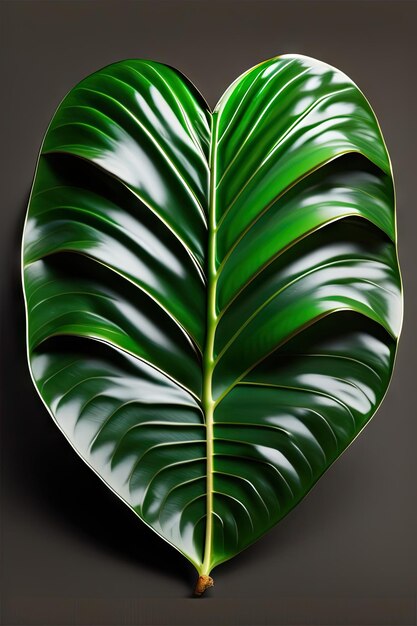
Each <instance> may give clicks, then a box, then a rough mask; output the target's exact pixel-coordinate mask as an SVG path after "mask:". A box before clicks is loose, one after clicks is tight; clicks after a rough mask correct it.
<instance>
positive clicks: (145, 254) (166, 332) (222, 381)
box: [22, 55, 402, 592]
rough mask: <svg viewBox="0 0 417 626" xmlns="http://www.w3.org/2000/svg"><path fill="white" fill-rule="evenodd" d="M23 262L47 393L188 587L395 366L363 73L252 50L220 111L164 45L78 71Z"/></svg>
mask: <svg viewBox="0 0 417 626" xmlns="http://www.w3.org/2000/svg"><path fill="white" fill-rule="evenodd" d="M22 263H23V273H24V293H25V300H26V308H27V323H28V353H29V362H30V369H31V373H32V376H33V380H34V383H35V385H36V387H37V389H38V392H39V394H40V396H41V398H42V399H43V401H44V403H45V405H46V406H47V408H48V409H49V411H50V413H51V415H52V416H53V418H54V420H55V422H56V423H57V425H58V426H59V428H60V429H61V430H62V432H63V433H64V434H65V436H66V437H67V439H68V440H69V441H70V443H71V444H72V446H73V447H74V448H75V450H76V451H77V452H78V454H79V455H80V456H81V457H82V458H83V459H84V460H85V461H86V463H88V465H89V466H90V467H91V468H92V469H93V470H94V471H95V472H96V473H97V474H98V475H99V476H100V477H101V478H102V480H103V481H105V483H106V484H107V485H108V486H109V487H110V488H111V489H112V490H113V491H114V492H115V493H116V494H117V495H118V496H119V497H120V498H121V499H122V500H123V501H124V502H125V503H126V504H127V505H128V506H129V507H130V508H131V509H133V510H134V511H135V513H136V514H137V515H138V516H139V517H140V518H141V519H142V520H143V521H144V522H145V523H146V524H148V525H149V526H150V527H151V528H153V529H154V530H155V531H156V532H157V533H158V534H159V535H160V536H161V537H163V538H164V539H165V540H166V541H168V542H169V543H171V544H172V545H173V546H175V547H176V548H177V549H178V550H180V551H181V552H182V553H183V554H184V556H186V557H187V558H188V559H189V560H190V561H191V562H192V563H193V564H194V565H195V567H196V568H197V570H198V572H199V574H200V579H199V586H198V589H197V591H198V592H202V591H204V588H205V587H206V586H208V585H209V584H210V582H211V579H210V578H209V574H210V572H211V570H212V568H213V567H215V566H217V565H218V564H219V563H221V562H223V561H225V560H227V559H230V558H231V557H233V556H234V555H235V554H237V553H238V552H240V551H241V550H243V549H244V548H246V547H247V546H248V545H249V544H251V543H252V542H254V541H255V540H256V539H257V538H258V537H260V536H261V535H262V534H263V533H265V532H266V531H267V530H268V529H269V528H271V527H272V526H274V525H275V524H276V523H277V522H278V521H279V520H280V519H281V518H282V517H283V516H284V515H285V514H286V513H287V512H288V511H289V510H290V509H292V508H293V507H294V506H295V505H296V504H297V503H298V502H299V501H300V500H301V499H302V498H303V496H305V495H306V493H307V492H308V491H309V490H310V489H311V487H312V486H313V485H314V483H315V482H316V481H317V480H318V479H319V477H320V476H321V475H322V474H323V472H324V471H325V470H326V469H327V468H328V467H329V466H330V465H331V464H332V463H333V461H334V460H335V459H336V458H337V457H338V456H339V455H340V454H341V453H342V452H343V450H345V448H346V447H347V446H348V445H349V444H350V443H351V442H352V441H353V439H354V438H355V437H356V436H357V435H358V433H359V432H360V431H361V430H362V428H363V427H364V426H365V425H366V423H367V422H368V421H369V419H370V418H371V417H372V415H373V413H374V412H375V410H376V408H377V407H378V405H379V404H380V402H381V400H382V398H383V396H384V394H385V392H386V389H387V386H388V383H389V379H390V377H391V372H392V368H393V362H394V356H395V350H396V344H397V338H398V335H399V332H400V326H401V319H402V296H401V280H400V275H399V268H398V261H397V254H396V230H395V214H394V190H393V182H392V174H391V166H390V161H389V157H388V154H387V151H386V148H385V144H384V141H383V138H382V135H381V131H380V129H379V126H378V123H377V121H376V118H375V116H374V114H373V112H372V110H371V108H370V106H369V104H368V102H367V101H366V99H365V98H364V96H363V95H362V93H361V92H360V91H359V89H358V88H357V87H356V86H355V85H354V84H353V83H352V81H351V80H350V79H349V78H347V76H345V75H344V74H343V73H341V72H340V71H338V70H336V69H334V68H332V67H330V66H328V65H326V64H324V63H321V62H318V61H315V60H313V59H310V58H307V57H302V56H297V55H283V56H279V57H276V58H274V59H271V60H269V61H265V62H264V63H261V64H259V65H257V66H256V67H254V68H253V69H251V70H249V71H248V72H246V73H245V74H243V75H242V76H241V77H240V78H238V79H237V80H236V81H235V82H234V83H233V84H232V85H231V87H229V89H228V90H227V91H226V93H225V94H224V96H223V97H222V98H221V100H220V102H219V103H218V105H217V106H216V108H215V109H214V111H213V112H210V110H209V107H208V106H207V104H206V103H205V102H204V100H203V99H202V97H201V96H200V94H199V93H198V92H197V91H196V89H195V88H194V87H193V85H191V84H190V83H189V81H188V80H187V79H186V78H185V77H184V76H182V75H181V74H180V73H179V72H177V71H176V70H174V69H172V68H170V67H168V66H165V65H163V64H160V63H155V62H151V61H141V60H130V61H122V62H120V63H115V64H113V65H110V66H108V67H106V68H104V69H102V70H100V71H98V72H96V73H94V74H92V75H91V76H89V77H87V78H86V79H85V80H83V81H81V82H80V83H79V84H78V85H77V86H76V87H74V89H72V90H71V91H70V93H69V94H68V95H67V96H66V97H65V99H64V100H63V102H62V103H61V105H60V106H59V108H58V110H57V112H56V113H55V115H54V117H53V119H52V122H51V124H50V126H49V128H48V131H47V133H46V136H45V139H44V143H43V146H42V149H41V153H40V157H39V161H38V165H37V170H36V175H35V180H34V185H33V190H32V193H31V198H30V203H29V209H28V215H27V222H26V225H25V232H24V242H23V262H22ZM63 496H64V494H63Z"/></svg>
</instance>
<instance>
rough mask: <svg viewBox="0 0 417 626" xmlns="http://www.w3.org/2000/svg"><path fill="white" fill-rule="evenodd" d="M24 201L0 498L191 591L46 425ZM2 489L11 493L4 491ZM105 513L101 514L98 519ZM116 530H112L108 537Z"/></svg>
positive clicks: (12, 299)
mask: <svg viewBox="0 0 417 626" xmlns="http://www.w3.org/2000/svg"><path fill="white" fill-rule="evenodd" d="M26 207H27V200H25V202H24V203H23V205H22V207H21V211H20V215H21V219H19V220H18V224H17V226H16V229H15V233H14V237H13V241H10V242H9V247H10V249H9V257H8V258H9V259H10V263H11V267H10V268H9V269H10V271H9V272H6V281H5V283H3V299H2V301H3V305H2V315H3V319H2V334H3V350H2V357H1V358H2V365H3V380H4V383H5V384H4V392H3V419H2V429H3V437H4V440H6V441H7V446H4V448H5V449H4V451H3V468H4V470H5V471H4V472H3V486H4V487H5V494H7V493H8V492H9V491H10V492H14V493H18V494H19V500H21V501H22V502H28V501H29V502H30V506H31V507H35V508H42V509H43V510H44V511H45V510H46V511H47V513H48V516H50V517H51V520H52V523H53V524H54V525H60V526H63V527H67V528H68V532H73V533H80V534H82V535H84V536H86V537H87V538H88V541H89V542H91V543H92V544H95V545H97V546H98V547H99V548H100V549H104V550H110V551H111V552H113V553H114V554H117V555H118V556H119V557H120V558H122V559H126V560H130V561H132V562H135V563H141V564H142V565H143V566H145V567H146V568H154V569H156V570H158V571H165V573H167V574H168V575H172V576H173V577H174V576H175V577H178V576H180V577H181V578H182V579H183V580H184V581H185V582H186V583H187V585H188V587H190V588H191V586H192V584H193V583H194V582H195V572H194V571H193V567H192V566H191V564H189V563H188V562H187V560H186V559H185V558H184V557H183V556H182V555H181V554H180V553H178V552H177V551H176V550H174V549H173V548H172V547H171V546H169V545H168V544H167V543H166V542H165V541H163V540H161V539H160V538H159V537H158V536H157V535H156V534H155V533H154V532H153V531H152V530H150V529H149V528H148V527H147V526H146V525H145V524H143V523H142V522H141V521H140V520H139V519H138V518H137V517H136V516H135V514H134V513H132V511H131V510H129V508H128V507H127V506H126V505H124V504H123V503H122V502H121V501H120V500H119V499H118V498H117V497H115V496H114V494H113V493H112V492H111V491H110V490H109V489H108V488H107V487H106V486H105V485H104V483H102V482H101V481H100V480H99V479H98V477H97V476H96V475H95V474H94V473H93V472H92V471H91V470H90V468H89V467H88V466H87V465H85V464H84V463H83V462H82V461H81V459H80V458H79V457H78V455H77V454H76V453H75V452H74V451H73V450H72V448H71V446H70V445H69V444H68V442H67V441H65V438H64V437H63V436H62V434H61V433H60V431H59V430H58V428H56V427H55V425H54V424H53V422H52V420H51V418H50V416H49V414H48V412H47V411H46V409H45V407H44V406H43V404H42V402H41V400H40V398H39V396H38V394H37V392H36V390H35V388H34V386H33V384H32V381H31V378H30V374H29V369H28V366H27V361H26V345H25V344H26V341H25V313H24V302H23V295H22V290H21V278H20V242H21V234H22V231H23V223H24V216H25V214H26ZM8 485H10V486H11V487H12V486H14V488H13V489H10V490H9V489H8ZM103 512H105V514H103ZM115 529H118V530H119V532H115Z"/></svg>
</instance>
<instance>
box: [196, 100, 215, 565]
mask: <svg viewBox="0 0 417 626" xmlns="http://www.w3.org/2000/svg"><path fill="white" fill-rule="evenodd" d="M211 120H212V123H211V136H210V155H209V206H208V241H207V312H206V342H205V346H204V351H203V390H202V407H203V411H204V415H205V423H206V534H205V542H204V555H203V563H202V565H201V569H200V571H199V573H200V575H206V576H208V575H209V574H210V569H211V563H212V543H213V452H214V451H213V413H214V400H213V396H212V376H213V367H214V336H215V332H216V324H217V312H216V283H217V269H216V229H217V224H216V178H217V176H216V145H217V134H218V119H217V113H216V112H214V113H213V114H212V117H211Z"/></svg>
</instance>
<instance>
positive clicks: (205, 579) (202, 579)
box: [194, 575, 214, 596]
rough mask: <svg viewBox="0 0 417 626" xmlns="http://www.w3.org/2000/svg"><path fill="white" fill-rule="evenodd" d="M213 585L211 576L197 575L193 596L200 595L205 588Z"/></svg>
mask: <svg viewBox="0 0 417 626" xmlns="http://www.w3.org/2000/svg"><path fill="white" fill-rule="evenodd" d="M213 586H214V580H213V579H212V577H211V576H205V575H203V576H199V577H198V580H197V584H196V586H195V589H194V595H195V596H202V595H203V593H204V592H205V590H206V589H208V588H209V587H213Z"/></svg>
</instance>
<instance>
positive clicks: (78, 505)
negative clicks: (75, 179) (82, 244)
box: [0, 0, 417, 626]
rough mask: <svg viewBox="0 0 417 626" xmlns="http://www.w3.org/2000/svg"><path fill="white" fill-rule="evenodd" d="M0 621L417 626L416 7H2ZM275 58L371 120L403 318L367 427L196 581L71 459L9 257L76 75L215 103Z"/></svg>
mask: <svg viewBox="0 0 417 626" xmlns="http://www.w3.org/2000/svg"><path fill="white" fill-rule="evenodd" d="M0 10H1V14H2V15H1V18H2V19H1V24H2V33H1V47H2V52H1V63H2V68H1V74H0V81H1V87H2V96H1V105H2V115H1V124H2V132H1V141H2V150H1V157H2V165H1V176H2V184H1V186H0V190H1V203H0V211H1V221H0V224H1V228H0V236H1V246H0V251H1V254H2V262H1V264H0V269H1V272H2V279H1V283H0V286H1V289H2V332H3V339H2V358H3V360H4V369H3V373H2V378H1V380H2V385H4V388H3V394H2V400H3V410H2V435H1V446H2V473H1V478H2V536H1V557H2V558H1V567H2V609H1V610H2V623H3V624H4V625H6V624H10V625H12V624H13V625H18V624H22V625H23V624H26V625H28V626H29V625H32V624H39V625H41V624H42V625H49V624H51V625H55V626H59V625H61V624H62V625H63V624H68V625H70V624H89V625H96V624H97V625H98V624H103V625H106V624H109V625H110V624H111V625H113V624H115V625H116V624H126V625H130V624H155V625H156V624H158V625H164V624H171V625H172V626H175V625H176V624H184V625H187V624H199V625H202V626H204V625H205V624H217V625H218V626H221V625H222V624H230V625H232V624H241V625H246V624H252V625H254V626H255V625H257V624H269V625H274V624H298V625H301V624H306V625H307V624H320V625H325V624H329V625H332V626H336V625H338V624H352V625H353V624H356V625H359V624H368V625H370V624H378V625H381V624H391V625H394V624H401V625H405V624H415V618H416V615H415V582H416V549H415V548H416V487H415V485H416V475H417V472H416V456H417V455H416V441H417V419H416V417H417V416H416V410H415V397H416V396H415V392H416V382H415V381H416V345H415V343H416V342H415V337H416V331H415V320H416V318H417V302H416V293H417V290H416V249H417V244H416V232H417V228H416V227H417V218H416V215H417V213H416V201H415V196H416V192H415V189H416V182H417V175H416V157H415V155H416V133H415V130H416V100H417V98H416V96H417V90H416V69H415V62H416V57H417V46H416V43H415V42H416V32H415V29H416V22H417V4H416V3H414V2H400V1H395V2H376V1H375V2H343V1H340V2H314V1H309V2H298V1H288V2H278V1H277V2H263V1H261V0H257V1H247V2H238V1H228V2H214V1H210V2H206V1H197V0H195V1H191V2H183V1H174V0H172V1H165V2H159V1H157V0H153V1H152V2H134V1H131V2H123V1H121V0H119V1H118V2H102V1H78V2H65V1H63V2H57V1H56V2H48V1H45V2H40V1H38V2H37V1H33V2H30V1H27V2H19V1H15V2H2V3H1V6H0ZM283 52H298V53H304V54H308V55H311V56H314V57H317V58H319V59H322V60H324V61H327V62H329V63H331V64H333V65H335V66H336V67H339V68H340V69H342V70H344V71H345V72H346V73H347V74H348V75H349V76H351V78H353V79H354V80H355V81H356V82H357V83H358V84H359V85H360V87H361V88H362V89H363V91H364V92H365V93H366V95H367V96H368V98H369V99H370V101H371V104H372V105H373V107H374V108H375V110H376V113H377V115H378V117H379V120H380V122H381V125H382V128H383V131H384V134H385V137H386V140H387V144H388V147H389V150H390V152H391V156H392V160H393V165H394V170H395V177H396V182H397V188H398V226H399V240H400V260H401V264H402V271H403V277H404V282H405V289H406V315H405V324H404V330H403V335H402V341H401V344H400V350H399V355H398V361H397V366H396V371H395V375H394V379H393V382H392V385H391V388H390V391H389V393H388V395H387V397H386V400H385V402H384V404H383V406H382V408H381V409H380V411H379V412H378V415H377V417H376V418H375V419H374V420H373V421H372V423H371V424H370V425H369V426H368V427H367V428H366V430H365V432H364V433H363V434H362V435H361V436H360V437H359V439H358V440H357V441H356V442H355V444H354V445H353V446H351V447H350V448H349V450H348V451H347V452H346V454H344V455H343V457H342V458H341V459H340V460H339V461H337V462H336V464H335V465H334V466H333V468H332V469H331V470H330V471H329V472H328V473H327V474H326V476H325V477H324V479H323V480H322V481H321V482H320V483H319V484H318V485H317V486H316V487H315V488H314V489H313V491H312V492H311V494H309V495H308V496H307V498H306V499H305V500H304V501H303V502H302V503H301V504H300V505H299V506H298V507H297V508H296V510H294V511H293V512H292V513H291V514H290V515H289V516H288V517H287V518H286V519H284V521H283V522H281V524H280V525H279V526H278V527H276V528H275V529H274V530H273V531H271V532H270V533H269V534H268V535H267V536H265V537H264V538H263V539H262V540H260V541H259V542H258V543H257V544H256V545H255V546H253V547H251V548H250V549H248V550H246V551H245V552H244V553H243V554H242V555H240V556H238V557H236V558H235V559H234V560H233V561H232V562H229V563H227V564H224V565H222V566H221V567H220V568H219V569H218V570H217V571H215V578H216V587H215V590H213V591H212V592H211V593H210V594H208V596H207V597H206V598H204V599H202V600H195V599H192V598H191V597H190V590H191V588H192V585H193V583H194V578H195V573H194V571H193V568H192V567H191V566H190V565H189V564H188V562H187V561H186V560H185V559H184V558H183V557H181V556H180V555H179V554H178V553H177V552H176V551H175V550H173V549H172V548H170V547H169V546H168V545H166V544H165V543H164V542H162V541H161V540H159V539H158V538H157V536H156V535H154V534H153V533H152V532H151V531H150V530H148V529H147V528H145V526H144V525H142V524H141V523H140V522H139V521H138V520H137V519H136V518H135V516H134V515H133V514H132V513H131V512H130V511H129V510H128V509H127V507H125V506H124V505H123V504H122V503H121V502H120V501H119V500H118V499H117V498H115V497H114V496H113V495H112V494H111V493H110V492H108V491H107V490H106V488H105V487H104V485H103V484H102V483H101V482H100V481H99V480H98V479H97V477H96V476H94V475H93V473H92V472H90V470H89V469H88V468H87V467H86V466H84V464H83V463H82V462H81V461H80V460H79V458H78V457H77V456H76V455H75V454H74V453H73V451H72V449H71V448H70V446H69V445H68V444H67V443H66V441H65V440H64V438H63V437H62V435H61V434H60V433H59V431H58V429H57V428H56V427H55V426H54V425H53V423H52V421H51V419H50V417H49V416H48V414H47V412H46V410H45V409H44V408H43V406H42V404H41V402H40V401H39V399H38V397H37V394H36V392H35V390H34V388H33V387H32V383H31V381H30V378H29V374H28V371H27V368H26V362H25V346H24V317H23V304H22V297H21V291H20V282H19V243H20V236H21V230H22V225H23V219H24V211H25V206H26V202H27V196H28V192H29V188H30V184H31V179H32V176H33V171H34V167H35V162H36V157H37V151H38V149H39V145H40V142H41V139H42V136H43V133H44V131H45V129H46V126H47V124H48V121H49V119H50V118H51V116H52V114H53V112H54V110H55V108H56V106H57V105H58V103H59V101H60V100H61V98H62V97H63V96H64V95H65V93H66V92H67V91H68V90H69V89H70V88H71V87H72V86H73V85H74V84H75V83H76V82H77V81H79V80H80V79H81V78H83V77H84V76H85V75H87V74H89V73H90V72H93V71H94V70H96V69H98V68H100V67H101V66H103V65H106V64H108V63H111V62H113V61H116V60H119V59H123V58H126V57H148V58H152V59H155V60H159V61H164V62H167V63H168V64H170V65H174V66H176V67H178V68H179V69H180V70H181V71H183V72H184V73H185V74H186V75H188V76H189V78H190V79H191V80H192V81H193V82H194V83H195V84H196V85H197V86H198V88H199V89H200V90H201V91H202V93H203V94H204V95H205V96H206V98H207V100H208V101H209V103H210V104H211V105H214V104H215V102H216V101H217V99H218V98H219V97H220V95H221V93H222V92H223V90H224V89H225V88H226V87H227V86H228V84H229V83H230V82H231V81H232V80H233V79H234V78H235V77H236V76H237V75H239V74H240V73H241V72H242V71H244V70H246V69H247V68H248V67H250V66H252V65H254V64H256V63H258V62H259V61H261V60H264V59H266V58H269V57H271V56H274V55H276V54H279V53H283Z"/></svg>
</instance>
